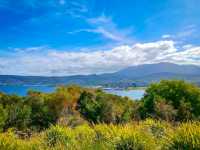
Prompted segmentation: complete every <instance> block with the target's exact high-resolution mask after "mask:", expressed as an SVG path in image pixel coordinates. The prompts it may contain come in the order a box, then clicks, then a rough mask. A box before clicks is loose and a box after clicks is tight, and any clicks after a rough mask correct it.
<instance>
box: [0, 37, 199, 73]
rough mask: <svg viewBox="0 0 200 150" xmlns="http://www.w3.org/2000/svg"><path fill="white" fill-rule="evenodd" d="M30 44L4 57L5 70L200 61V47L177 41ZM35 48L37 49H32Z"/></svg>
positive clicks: (95, 69) (106, 68)
mask: <svg viewBox="0 0 200 150" xmlns="http://www.w3.org/2000/svg"><path fill="white" fill-rule="evenodd" d="M36 49H37V48H28V51H27V53H26V51H25V49H23V51H24V52H23V53H21V52H18V53H17V54H15V55H12V56H9V57H6V56H4V57H0V62H1V67H0V73H1V74H19V75H47V76H52V75H56V76H63V75H75V74H93V73H95V74H99V73H108V72H115V71H117V70H120V69H122V68H125V67H128V66H133V65H139V64H146V63H158V62H172V63H179V64H196V65H200V47H197V46H196V47H195V46H192V47H190V46H184V47H183V48H182V49H181V50H180V49H177V48H176V46H175V42H174V41H156V42H151V43H136V44H134V45H121V46H117V47H114V48H112V49H108V50H96V51H92V52H84V51H79V52H69V51H62V52H61V51H58V50H55V49H48V50H46V54H44V53H41V52H40V50H41V47H38V49H39V50H38V51H36ZM30 50H34V52H32V51H30Z"/></svg>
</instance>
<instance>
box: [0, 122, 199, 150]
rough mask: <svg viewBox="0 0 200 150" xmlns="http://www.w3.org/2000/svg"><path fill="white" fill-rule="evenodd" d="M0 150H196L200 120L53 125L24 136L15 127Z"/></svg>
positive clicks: (4, 135) (1, 139) (0, 135)
mask: <svg viewBox="0 0 200 150" xmlns="http://www.w3.org/2000/svg"><path fill="white" fill-rule="evenodd" d="M0 149H1V150H38V149H39V150H46V149H52V150H63V149H68V150H83V149H84V150H164V149H165V150H173V149H174V150H175V149H178V150H197V149H200V123H199V122H188V123H181V124H179V125H176V126H174V125H171V124H169V123H167V122H160V121H155V120H149V119H148V120H146V121H141V122H132V123H128V124H125V125H112V124H110V125H107V124H98V125H94V126H89V125H80V126H77V127H75V128H69V127H64V126H58V125H56V126H52V127H50V128H49V129H47V130H46V131H43V132H41V133H37V134H33V136H32V137H31V138H26V139H21V138H20V137H18V136H17V135H15V134H14V132H13V131H12V130H9V131H7V132H5V133H0Z"/></svg>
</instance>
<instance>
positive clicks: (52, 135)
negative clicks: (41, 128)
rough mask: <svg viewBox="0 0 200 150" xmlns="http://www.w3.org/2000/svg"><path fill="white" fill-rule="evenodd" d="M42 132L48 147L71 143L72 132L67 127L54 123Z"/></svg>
mask: <svg viewBox="0 0 200 150" xmlns="http://www.w3.org/2000/svg"><path fill="white" fill-rule="evenodd" d="M44 134H45V135H44V140H45V142H46V144H47V145H48V146H49V147H55V146H63V147H69V145H70V144H71V143H72V133H71V130H70V129H69V128H64V127H60V126H58V125H56V126H52V127H50V128H49V129H48V130H47V131H46V132H45V133H44Z"/></svg>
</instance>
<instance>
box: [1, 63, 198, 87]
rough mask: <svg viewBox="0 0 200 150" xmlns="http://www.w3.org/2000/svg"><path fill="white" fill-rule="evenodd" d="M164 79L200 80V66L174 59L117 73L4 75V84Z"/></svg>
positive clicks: (125, 83) (130, 83)
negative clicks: (53, 75)
mask: <svg viewBox="0 0 200 150" xmlns="http://www.w3.org/2000/svg"><path fill="white" fill-rule="evenodd" d="M161 79H182V80H186V81H190V82H193V83H196V84H200V67H198V66H195V65H178V64H172V63H158V64H144V65H138V66H131V67H128V68H125V69H122V70H120V71H118V72H115V73H107V74H100V75H75V76H63V77H42V76H15V75H0V84H1V85H12V84H17V85H22V84H28V85H58V84H80V85H90V86H91V85H94V86H95V85H103V86H116V87H126V86H145V85H147V84H149V83H151V82H157V81H160V80H161Z"/></svg>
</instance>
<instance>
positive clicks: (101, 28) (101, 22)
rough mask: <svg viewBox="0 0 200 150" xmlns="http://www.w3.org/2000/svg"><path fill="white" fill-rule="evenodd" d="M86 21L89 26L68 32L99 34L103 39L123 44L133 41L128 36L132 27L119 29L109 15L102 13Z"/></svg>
mask: <svg viewBox="0 0 200 150" xmlns="http://www.w3.org/2000/svg"><path fill="white" fill-rule="evenodd" d="M84 19H85V18H84ZM86 22H87V23H88V25H89V26H90V27H91V28H87V29H78V30H75V31H72V32H68V33H69V34H76V33H79V32H89V33H95V34H99V35H101V36H102V37H103V38H105V39H110V40H112V41H115V42H118V43H123V44H124V43H132V42H133V38H131V37H130V34H131V33H132V28H126V29H120V28H119V27H117V25H116V24H115V23H114V21H113V20H112V18H111V17H107V16H105V15H104V14H102V15H101V16H98V17H96V18H87V19H86Z"/></svg>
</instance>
